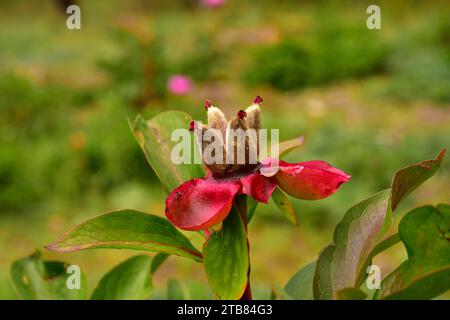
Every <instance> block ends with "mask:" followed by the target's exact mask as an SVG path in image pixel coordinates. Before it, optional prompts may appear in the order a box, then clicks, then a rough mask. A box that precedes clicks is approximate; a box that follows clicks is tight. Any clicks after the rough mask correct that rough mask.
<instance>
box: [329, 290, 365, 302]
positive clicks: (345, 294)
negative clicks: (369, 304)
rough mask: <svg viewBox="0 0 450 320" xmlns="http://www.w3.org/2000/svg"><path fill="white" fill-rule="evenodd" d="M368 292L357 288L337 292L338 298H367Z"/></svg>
mask: <svg viewBox="0 0 450 320" xmlns="http://www.w3.org/2000/svg"><path fill="white" fill-rule="evenodd" d="M366 297H367V294H365V293H364V292H362V291H361V290H360V289H357V288H345V289H342V290H339V291H338V292H337V293H336V299H337V300H365V299H366Z"/></svg>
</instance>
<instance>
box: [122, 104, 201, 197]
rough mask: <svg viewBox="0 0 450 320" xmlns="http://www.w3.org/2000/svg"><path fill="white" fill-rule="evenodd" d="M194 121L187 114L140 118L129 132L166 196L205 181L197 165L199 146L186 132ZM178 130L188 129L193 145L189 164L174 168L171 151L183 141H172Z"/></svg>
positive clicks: (177, 112)
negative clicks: (184, 185) (182, 186)
mask: <svg viewBox="0 0 450 320" xmlns="http://www.w3.org/2000/svg"><path fill="white" fill-rule="evenodd" d="M191 120H192V118H191V117H190V116H189V115H188V114H187V113H185V112H181V111H166V112H162V113H160V114H158V115H157V116H155V117H154V118H152V119H150V120H148V121H145V120H144V119H143V118H142V117H141V116H138V117H137V118H136V120H135V121H134V122H133V123H131V122H130V128H131V130H132V131H133V134H134V136H135V138H136V140H137V141H138V143H139V145H140V146H141V148H142V150H143V151H144V153H145V156H146V158H147V161H148V163H149V164H150V166H151V167H152V168H153V170H154V171H155V173H156V175H157V176H158V177H159V180H161V183H162V184H163V186H164V188H165V189H166V191H167V192H170V191H171V190H173V189H174V188H176V187H177V186H179V185H180V184H182V183H183V182H185V181H188V180H190V179H193V178H200V177H204V175H205V173H204V171H203V168H202V166H201V165H200V164H194V152H196V149H195V148H196V143H194V138H193V136H192V134H191V133H189V131H187V128H188V126H189V122H190V121H191ZM176 129H186V134H187V136H188V137H189V139H190V141H191V143H190V144H189V146H191V150H190V152H191V156H190V159H191V161H190V164H175V163H174V162H173V161H172V158H171V154H172V149H173V147H174V146H175V145H177V144H178V143H179V142H180V141H172V132H173V131H174V130H176Z"/></svg>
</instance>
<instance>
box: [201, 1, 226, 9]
mask: <svg viewBox="0 0 450 320" xmlns="http://www.w3.org/2000/svg"><path fill="white" fill-rule="evenodd" d="M224 3H225V0H202V4H203V5H204V6H206V7H210V8H217V7H220V6H221V5H223V4H224Z"/></svg>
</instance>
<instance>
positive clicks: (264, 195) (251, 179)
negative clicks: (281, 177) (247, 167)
mask: <svg viewBox="0 0 450 320" xmlns="http://www.w3.org/2000/svg"><path fill="white" fill-rule="evenodd" d="M240 181H241V184H242V193H244V194H246V195H249V196H252V197H253V199H255V200H256V201H259V202H264V203H269V199H270V196H271V195H272V192H273V190H274V189H275V187H276V186H277V181H276V180H275V179H274V178H267V177H264V176H263V175H261V174H260V173H259V172H256V173H253V174H250V175H248V176H245V177H242V178H241V179H240Z"/></svg>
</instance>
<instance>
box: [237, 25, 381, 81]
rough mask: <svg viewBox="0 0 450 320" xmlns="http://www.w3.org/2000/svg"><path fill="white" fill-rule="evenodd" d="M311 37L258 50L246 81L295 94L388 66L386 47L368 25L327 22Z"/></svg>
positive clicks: (246, 73) (246, 71) (283, 41)
mask: <svg viewBox="0 0 450 320" xmlns="http://www.w3.org/2000/svg"><path fill="white" fill-rule="evenodd" d="M325 21H327V20H325ZM311 37H312V39H306V40H305V39H303V41H301V40H300V39H299V40H296V39H285V40H282V41H281V42H280V43H277V44H275V45H271V46H269V47H263V48H258V50H255V53H254V57H253V58H252V64H251V65H250V66H249V68H248V69H247V70H245V73H244V78H245V79H246V81H247V82H248V83H249V84H253V85H255V84H263V83H267V84H269V85H271V86H272V87H274V88H277V89H280V90H291V89H298V88H303V87H305V86H314V85H323V84H327V83H330V82H336V81H339V80H342V79H350V78H357V77H361V76H366V75H370V74H373V73H375V72H377V71H380V70H381V69H382V68H383V66H384V64H385V59H386V45H385V44H384V43H383V42H382V41H381V40H380V39H379V37H378V34H377V33H374V32H371V31H370V30H368V29H367V28H366V27H365V26H364V25H361V24H359V25H350V24H347V23H344V22H342V21H338V22H337V23H336V24H332V23H329V22H328V21H327V22H326V23H325V24H321V25H320V27H319V28H318V30H317V31H316V33H315V34H314V35H312V36H311Z"/></svg>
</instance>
